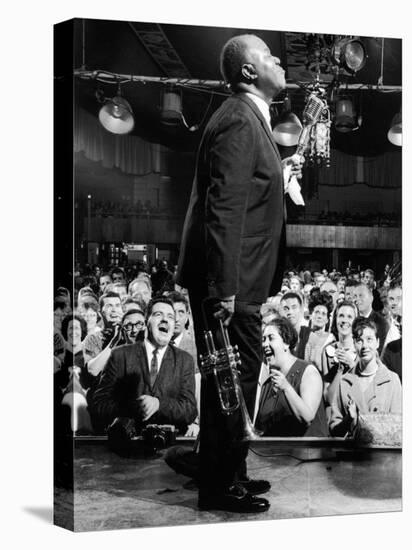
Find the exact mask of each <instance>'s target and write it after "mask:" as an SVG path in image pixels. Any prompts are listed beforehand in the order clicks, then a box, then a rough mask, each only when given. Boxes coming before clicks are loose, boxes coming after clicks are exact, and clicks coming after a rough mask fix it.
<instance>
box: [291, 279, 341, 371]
mask: <svg viewBox="0 0 412 550" xmlns="http://www.w3.org/2000/svg"><path fill="white" fill-rule="evenodd" d="M308 309H309V315H310V321H309V326H308V327H302V329H301V333H300V340H299V344H298V347H297V349H296V355H297V356H298V357H301V358H302V359H304V360H305V361H309V362H310V363H313V364H314V365H316V367H317V368H318V369H319V371H320V370H321V355H322V348H323V346H325V345H326V344H327V342H328V340H329V341H333V337H332V336H331V335H330V333H329V332H328V331H327V325H328V321H329V316H330V314H331V313H332V309H333V299H332V297H331V296H330V294H329V293H328V292H323V291H322V292H321V291H318V290H317V289H316V290H315V291H314V292H312V293H311V295H310V297H309V305H308Z"/></svg>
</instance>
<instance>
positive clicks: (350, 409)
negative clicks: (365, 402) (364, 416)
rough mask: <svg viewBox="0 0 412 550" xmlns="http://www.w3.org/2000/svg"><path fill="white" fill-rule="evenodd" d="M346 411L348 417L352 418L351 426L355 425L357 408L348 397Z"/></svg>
mask: <svg viewBox="0 0 412 550" xmlns="http://www.w3.org/2000/svg"><path fill="white" fill-rule="evenodd" d="M346 410H347V413H348V415H349V416H350V417H351V418H352V421H353V424H354V425H356V423H357V422H358V406H357V405H356V403H355V401H354V400H353V399H352V397H350V396H349V399H348V405H347V407H346Z"/></svg>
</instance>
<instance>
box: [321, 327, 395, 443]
mask: <svg viewBox="0 0 412 550" xmlns="http://www.w3.org/2000/svg"><path fill="white" fill-rule="evenodd" d="M352 334H353V338H354V341H355V348H356V352H357V355H358V359H359V360H358V363H357V365H356V367H355V368H354V369H352V370H350V371H348V372H347V373H346V374H344V375H343V376H342V377H341V379H340V381H339V386H338V388H337V390H336V391H335V392H334V395H333V399H332V407H331V417H330V421H329V428H330V432H331V434H332V435H333V436H340V437H344V436H346V435H348V434H353V433H354V431H355V428H356V426H357V423H358V419H359V414H362V413H376V414H379V413H393V414H400V413H401V412H402V389H401V383H400V380H399V377H398V375H397V374H395V373H394V372H392V371H390V370H389V369H388V368H386V367H385V365H384V364H383V363H382V362H381V361H380V359H379V355H378V350H379V337H378V328H377V326H376V325H375V323H374V322H373V321H372V320H371V319H368V318H364V317H359V318H357V319H356V320H355V321H354V323H353V325H352Z"/></svg>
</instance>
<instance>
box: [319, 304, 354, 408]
mask: <svg viewBox="0 0 412 550" xmlns="http://www.w3.org/2000/svg"><path fill="white" fill-rule="evenodd" d="M357 315H358V310H357V309H356V306H355V304H353V303H352V302H348V301H343V302H341V303H340V304H339V305H338V306H337V307H336V309H335V312H334V315H333V319H332V328H331V331H332V333H333V334H334V336H335V337H336V342H333V343H332V344H329V345H326V346H325V347H324V348H323V350H322V358H321V370H322V375H323V381H324V384H325V399H326V403H327V404H329V403H331V401H332V397H333V394H334V392H335V391H336V388H337V386H338V385H339V381H340V379H341V377H342V375H343V374H345V373H346V372H348V371H349V370H351V369H353V368H354V366H355V365H356V363H357V361H358V355H357V353H356V349H355V344H354V342H353V337H352V325H353V322H354V320H355V319H356V317H357Z"/></svg>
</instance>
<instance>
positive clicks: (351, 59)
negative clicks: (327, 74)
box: [331, 37, 367, 73]
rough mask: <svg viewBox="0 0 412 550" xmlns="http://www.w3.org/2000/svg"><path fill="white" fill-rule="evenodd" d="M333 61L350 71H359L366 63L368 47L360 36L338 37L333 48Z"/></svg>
mask: <svg viewBox="0 0 412 550" xmlns="http://www.w3.org/2000/svg"><path fill="white" fill-rule="evenodd" d="M331 56H332V62H333V63H334V64H336V65H338V66H339V67H342V68H343V69H345V70H346V71H348V72H349V73H357V72H358V71H360V70H361V69H362V67H364V65H365V63H366V57H367V56H366V49H365V46H364V45H363V43H362V42H361V41H360V40H359V38H351V37H346V38H338V39H337V40H336V42H335V43H334V44H333V46H332V49H331Z"/></svg>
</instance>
